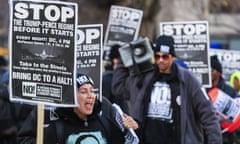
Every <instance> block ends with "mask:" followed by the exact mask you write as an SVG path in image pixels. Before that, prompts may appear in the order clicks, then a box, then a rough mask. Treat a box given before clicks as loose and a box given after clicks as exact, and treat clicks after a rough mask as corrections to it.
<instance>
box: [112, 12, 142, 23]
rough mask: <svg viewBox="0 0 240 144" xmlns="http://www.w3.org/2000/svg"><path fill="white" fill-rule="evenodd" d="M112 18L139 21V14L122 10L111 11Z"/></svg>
mask: <svg viewBox="0 0 240 144" xmlns="http://www.w3.org/2000/svg"><path fill="white" fill-rule="evenodd" d="M111 14H112V15H111V16H112V17H113V18H117V19H124V20H130V21H134V20H139V18H140V14H139V13H137V12H134V11H129V10H123V9H112V13H111Z"/></svg>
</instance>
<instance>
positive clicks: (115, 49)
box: [109, 44, 121, 60]
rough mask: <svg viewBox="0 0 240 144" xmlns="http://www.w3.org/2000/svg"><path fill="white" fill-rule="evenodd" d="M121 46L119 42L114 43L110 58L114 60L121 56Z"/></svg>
mask: <svg viewBox="0 0 240 144" xmlns="http://www.w3.org/2000/svg"><path fill="white" fill-rule="evenodd" d="M120 47H121V46H120V45H119V44H114V45H112V46H111V50H110V54H109V58H110V59H111V60H112V59H114V58H120V53H119V51H118V50H119V48H120Z"/></svg>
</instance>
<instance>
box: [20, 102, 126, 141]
mask: <svg viewBox="0 0 240 144" xmlns="http://www.w3.org/2000/svg"><path fill="white" fill-rule="evenodd" d="M104 101H105V100H104ZM102 105H103V106H102V107H101V106H100V104H99V103H98V104H97V105H96V106H95V107H94V114H92V115H91V116H89V118H88V120H87V121H84V120H81V119H80V118H79V117H78V116H77V115H76V114H75V113H74V112H73V109H72V108H61V109H57V110H56V111H55V112H56V113H55V114H57V116H58V117H59V119H57V120H51V119H52V118H50V117H51V116H50V115H48V114H49V111H46V114H45V123H44V138H43V139H44V144H56V143H59V144H65V143H66V144H75V142H76V141H78V142H81V141H84V140H85V142H87V143H93V142H99V143H100V144H105V143H107V144H115V143H117V144H123V143H124V142H123V134H122V133H121V132H120V130H119V129H118V128H117V127H116V126H115V124H114V123H113V121H112V120H111V119H110V118H111V110H110V109H111V105H107V104H102ZM34 115H35V116H34ZM36 120H37V119H36V111H35V112H32V113H31V116H29V118H28V120H27V121H25V125H23V127H22V129H21V130H20V131H19V137H18V142H19V144H34V143H36Z"/></svg>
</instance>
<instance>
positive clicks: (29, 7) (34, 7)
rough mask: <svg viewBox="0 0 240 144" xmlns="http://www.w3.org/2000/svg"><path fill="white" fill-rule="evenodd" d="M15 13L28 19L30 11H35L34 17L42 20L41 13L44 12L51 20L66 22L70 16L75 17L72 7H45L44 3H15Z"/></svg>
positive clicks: (18, 16)
mask: <svg viewBox="0 0 240 144" xmlns="http://www.w3.org/2000/svg"><path fill="white" fill-rule="evenodd" d="M14 9H15V10H16V12H14V15H15V16H16V17H17V18H19V19H27V18H29V16H30V13H31V12H32V13H33V16H32V19H34V20H40V15H41V13H42V12H44V16H45V18H46V19H47V20H49V21H58V20H61V22H66V21H67V19H68V18H73V16H74V10H73V9H72V8H70V7H64V6H61V7H60V8H59V7H58V6H56V5H48V6H46V7H45V5H43V4H33V3H30V4H28V3H23V2H19V3H17V4H16V5H15V7H14Z"/></svg>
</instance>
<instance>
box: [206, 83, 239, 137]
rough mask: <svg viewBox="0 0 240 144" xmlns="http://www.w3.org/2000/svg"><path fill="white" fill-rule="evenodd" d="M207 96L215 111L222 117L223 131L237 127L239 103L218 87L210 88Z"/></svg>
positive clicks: (230, 130)
mask: <svg viewBox="0 0 240 144" xmlns="http://www.w3.org/2000/svg"><path fill="white" fill-rule="evenodd" d="M208 96H209V97H210V100H211V102H212V104H213V107H214V108H215V109H216V112H217V113H218V114H219V115H220V116H221V118H222V121H223V122H222V123H221V126H222V127H223V128H224V130H223V132H225V131H229V132H233V131H235V130H236V129H238V128H239V126H240V104H239V103H237V101H235V100H234V99H233V98H231V97H230V96H229V95H227V94H226V93H225V92H223V91H222V90H220V89H218V88H213V89H211V90H210V91H209V92H208Z"/></svg>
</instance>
